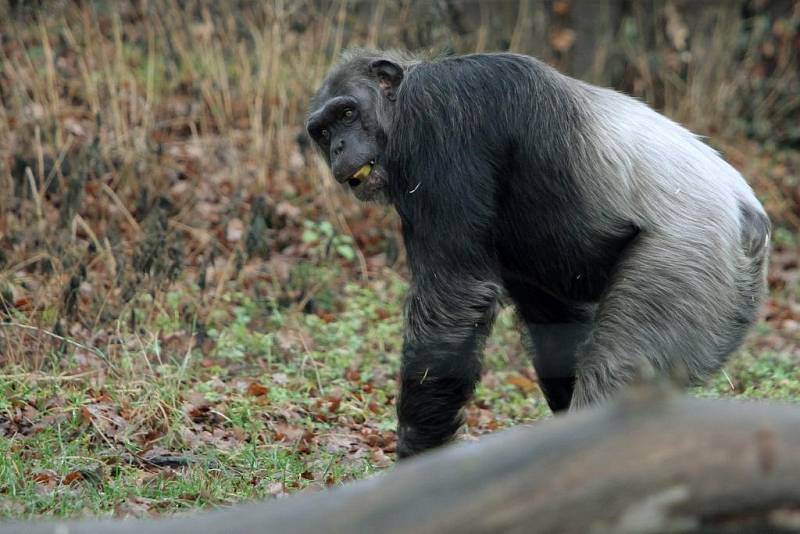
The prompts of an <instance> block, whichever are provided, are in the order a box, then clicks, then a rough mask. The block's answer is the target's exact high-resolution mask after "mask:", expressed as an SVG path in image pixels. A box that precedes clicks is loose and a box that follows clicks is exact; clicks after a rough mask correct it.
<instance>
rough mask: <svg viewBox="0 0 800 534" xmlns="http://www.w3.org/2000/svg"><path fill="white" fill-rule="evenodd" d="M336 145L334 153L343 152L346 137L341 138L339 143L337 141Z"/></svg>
mask: <svg viewBox="0 0 800 534" xmlns="http://www.w3.org/2000/svg"><path fill="white" fill-rule="evenodd" d="M335 145H336V146H334V147H333V155H334V156H339V155H341V153H342V152H344V139H339V142H338V143H335Z"/></svg>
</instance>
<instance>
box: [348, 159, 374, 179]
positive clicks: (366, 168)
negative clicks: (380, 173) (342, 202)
mask: <svg viewBox="0 0 800 534" xmlns="http://www.w3.org/2000/svg"><path fill="white" fill-rule="evenodd" d="M371 172H372V165H370V164H369V163H367V164H366V165H362V166H361V168H360V169H358V170H357V171H356V172H355V174H353V177H352V178H353V179H355V180H359V181H361V180H365V179H366V178H367V176H369V173H371Z"/></svg>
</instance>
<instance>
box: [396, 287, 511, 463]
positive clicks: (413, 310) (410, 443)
mask: <svg viewBox="0 0 800 534" xmlns="http://www.w3.org/2000/svg"><path fill="white" fill-rule="evenodd" d="M441 274H442V277H441V278H439V277H438V276H437V278H436V281H434V283H431V282H432V280H427V281H425V280H420V279H416V280H415V283H414V285H413V287H412V289H411V291H410V293H409V295H408V297H407V299H408V300H407V302H406V332H405V340H404V346H403V363H402V370H401V391H400V397H399V399H398V402H397V415H398V445H397V454H398V456H399V457H400V458H404V457H407V456H410V455H413V454H416V453H419V452H422V451H424V450H427V449H430V448H432V447H436V446H438V445H441V444H443V443H446V442H447V441H449V440H450V439H451V438H452V436H453V435H454V434H455V432H456V431H457V430H458V428H459V426H460V425H461V408H462V407H463V406H464V403H466V402H467V400H469V398H470V397H471V396H472V393H473V389H474V387H475V384H476V383H477V382H478V380H480V374H481V352H482V348H483V342H484V340H485V338H486V336H487V334H488V333H489V331H490V329H491V325H492V322H493V321H494V315H495V307H496V302H497V298H498V295H499V293H500V286H499V285H498V284H495V283H492V282H487V281H483V280H478V279H475V278H472V277H470V276H467V275H460V274H459V275H454V276H452V277H449V276H447V275H446V274H445V272H444V271H443V272H442V273H441Z"/></svg>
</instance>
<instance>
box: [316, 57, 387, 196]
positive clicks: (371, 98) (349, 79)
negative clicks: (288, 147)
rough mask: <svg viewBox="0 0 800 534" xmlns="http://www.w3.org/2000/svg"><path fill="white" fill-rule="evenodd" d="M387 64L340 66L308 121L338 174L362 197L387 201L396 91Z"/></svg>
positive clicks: (330, 164)
mask: <svg viewBox="0 0 800 534" xmlns="http://www.w3.org/2000/svg"><path fill="white" fill-rule="evenodd" d="M378 63H380V66H379V67H376V66H375V65H376V64H378ZM385 63H386V61H384V60H373V61H372V62H371V63H369V64H365V65H363V66H359V65H345V66H343V67H342V68H340V69H338V70H336V71H334V72H333V73H332V74H331V75H330V76H329V77H328V78H327V79H326V80H325V82H324V83H323V85H322V87H321V88H320V90H319V91H318V92H317V94H316V95H315V96H314V98H313V100H312V105H311V113H310V115H309V118H308V122H307V124H306V128H307V130H308V133H309V135H310V136H311V138H312V139H313V140H314V142H315V143H316V144H317V146H318V147H319V149H320V151H321V152H322V155H323V156H324V157H325V160H326V161H327V162H328V165H329V167H330V169H331V172H332V173H333V177H334V178H335V179H336V181H337V182H339V183H341V184H346V187H349V188H350V190H351V191H352V192H353V194H354V195H355V196H356V198H358V199H359V200H374V201H386V189H387V183H388V174H387V172H386V168H385V167H384V165H382V162H381V157H382V155H383V152H384V150H385V148H386V128H387V126H388V120H389V119H388V116H389V114H390V113H391V108H392V106H393V103H394V92H393V90H392V91H389V90H387V89H388V86H387V83H388V82H387V81H386V79H385V76H384V75H383V74H382V73H383V71H384V70H385V69H386V66H385V65H384V64H385ZM391 65H394V64H391ZM360 67H363V69H362V68H360ZM396 68H397V69H399V66H398V67H396ZM400 72H402V71H400ZM398 83H399V80H398Z"/></svg>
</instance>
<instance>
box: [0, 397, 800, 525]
mask: <svg viewBox="0 0 800 534" xmlns="http://www.w3.org/2000/svg"><path fill="white" fill-rule="evenodd" d="M65 528H66V530H65ZM59 529H61V530H59ZM451 531H452V532H459V533H462V532H526V533H531V532H533V533H536V532H543V533H544V532H547V533H550V532H575V533H586V532H797V531H800V407H798V406H791V405H777V404H770V403H754V402H737V401H730V400H702V399H695V398H689V397H684V396H679V395H677V394H672V393H670V392H666V391H664V390H661V389H657V388H656V389H637V390H632V391H630V392H628V393H627V394H626V395H625V396H624V397H623V398H622V399H620V400H618V401H615V402H613V403H610V404H608V405H606V406H602V407H598V408H594V409H590V410H585V411H583V412H580V413H576V414H570V415H567V416H562V417H554V418H552V419H550V420H547V421H543V422H537V423H535V424H533V425H531V426H525V427H517V428H514V429H511V430H507V431H503V432H499V433H497V434H494V435H491V436H488V437H486V438H484V439H481V440H480V441H478V442H475V443H462V444H458V445H455V446H451V447H447V448H444V449H442V450H439V451H436V452H433V453H429V454H426V455H423V456H420V457H418V458H415V459H413V460H410V461H408V462H405V463H403V464H401V465H400V466H398V467H396V468H394V469H392V470H390V471H388V472H385V473H382V474H380V475H377V476H374V477H372V478H370V479H368V480H363V481H359V482H355V483H352V484H348V485H345V486H343V487H340V488H337V489H334V490H330V491H324V492H320V493H316V494H312V495H298V496H293V497H290V498H287V499H285V500H281V501H277V502H267V503H253V504H248V505H242V506H237V507H233V508H229V509H226V510H217V511H213V512H207V513H200V514H197V515H192V516H182V517H177V518H168V519H162V520H148V521H142V520H135V521H133V520H132V521H110V520H109V521H92V520H89V521H81V522H73V523H34V524H21V523H18V524H6V525H4V526H0V534H6V533H10V532H31V533H56V532H69V533H70V534H101V533H103V534H105V533H116V534H122V533H130V534H133V533H137V534H154V533H174V534H197V533H200V532H203V533H215V532H219V533H223V532H226V533H227V532H265V533H266V532H269V533H295V532H315V533H316V532H348V533H349V532H363V533H382V534H383V533H392V532H403V533H439V532H451Z"/></svg>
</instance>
